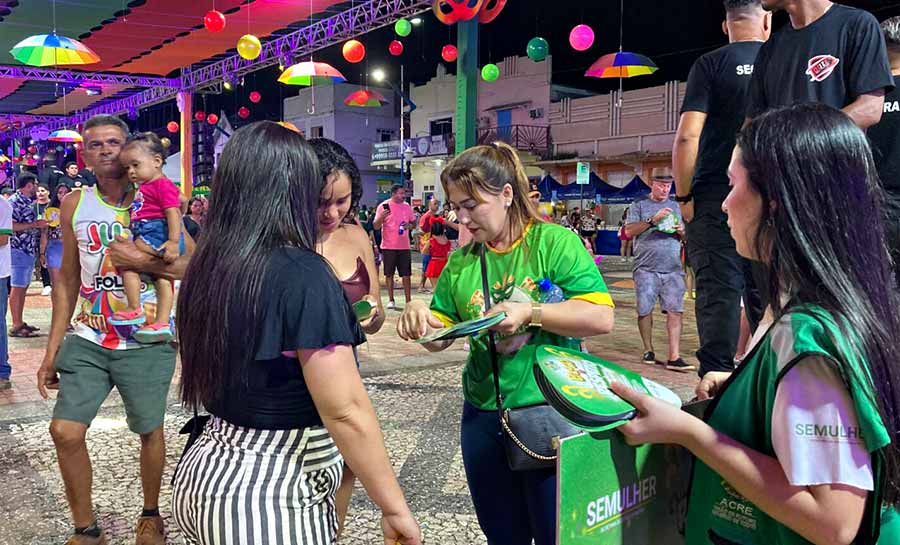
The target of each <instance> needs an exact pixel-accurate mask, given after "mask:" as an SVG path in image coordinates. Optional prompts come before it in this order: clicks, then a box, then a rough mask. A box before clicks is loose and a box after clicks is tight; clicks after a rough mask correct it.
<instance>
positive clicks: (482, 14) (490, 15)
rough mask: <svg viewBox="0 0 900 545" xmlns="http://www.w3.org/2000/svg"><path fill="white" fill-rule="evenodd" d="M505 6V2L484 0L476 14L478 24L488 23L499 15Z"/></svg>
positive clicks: (501, 0) (503, 0)
mask: <svg viewBox="0 0 900 545" xmlns="http://www.w3.org/2000/svg"><path fill="white" fill-rule="evenodd" d="M505 6H506V0H486V1H485V3H484V5H483V6H482V7H481V11H479V12H478V22H479V23H490V22H491V21H493V20H494V19H496V18H497V16H498V15H500V12H501V11H503V8H504V7H505Z"/></svg>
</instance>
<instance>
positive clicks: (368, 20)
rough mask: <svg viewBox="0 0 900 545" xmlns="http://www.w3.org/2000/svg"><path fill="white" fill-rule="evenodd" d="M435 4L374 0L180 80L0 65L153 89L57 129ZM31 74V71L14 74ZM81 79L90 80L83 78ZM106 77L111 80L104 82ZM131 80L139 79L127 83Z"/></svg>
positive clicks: (6, 72)
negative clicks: (253, 56) (252, 54)
mask: <svg viewBox="0 0 900 545" xmlns="http://www.w3.org/2000/svg"><path fill="white" fill-rule="evenodd" d="M432 2H433V0H369V1H368V2H365V3H362V4H359V5H358V6H355V7H352V8H350V9H348V10H345V11H343V12H341V13H338V14H337V15H334V16H332V17H328V18H324V19H320V20H318V21H315V22H313V23H312V24H310V25H307V26H305V27H303V28H301V29H299V30H296V31H294V32H291V33H289V34H285V35H284V36H281V37H278V38H276V39H274V40H268V41H266V42H265V43H263V47H262V51H261V52H260V55H259V57H257V58H256V59H254V60H252V61H251V60H247V59H244V58H242V57H241V56H240V55H233V56H231V57H228V58H227V59H223V60H221V61H217V62H214V63H211V64H209V65H206V66H203V67H200V68H197V69H195V70H191V69H190V68H187V67H186V68H183V69H182V75H181V77H180V78H178V79H168V78H145V77H141V76H127V75H124V74H122V75H119V74H109V73H103V74H101V73H96V74H91V73H89V72H81V71H75V70H71V71H69V70H44V69H32V68H29V67H18V66H0V77H4V76H5V77H17V78H18V77H27V78H28V79H43V80H44V81H68V82H72V81H85V82H87V81H88V77H92V78H94V79H93V80H91V81H92V82H95V83H116V84H122V85H133V86H134V87H149V88H148V89H146V90H144V91H141V92H139V93H136V94H134V95H131V96H128V97H125V98H121V99H118V100H114V101H111V102H107V103H105V104H101V105H99V106H97V107H94V108H90V109H88V110H85V111H83V112H79V113H76V114H74V115H70V116H65V117H63V116H58V117H54V118H52V119H51V120H48V121H40V123H42V124H43V125H45V126H46V127H47V129H48V130H51V131H53V130H56V129H59V128H62V127H66V126H68V127H74V126H75V125H77V124H78V123H81V122H83V121H85V120H87V119H89V118H90V117H92V116H94V115H98V114H109V115H118V114H122V113H129V114H130V115H136V113H137V112H138V110H140V109H141V108H145V107H147V106H152V105H154V104H159V103H161V102H165V101H167V100H171V99H173V98H175V96H176V95H177V94H178V92H179V91H180V90H185V91H200V92H204V91H206V92H208V91H209V88H210V87H211V86H217V87H221V85H222V83H223V81H226V80H229V81H233V80H236V79H238V78H240V77H241V76H243V75H245V74H249V73H251V72H255V71H256V70H260V69H262V68H266V67H268V66H273V65H276V64H278V63H280V62H283V63H285V64H290V63H293V62H295V61H296V60H299V59H302V58H304V57H306V56H307V55H311V54H312V53H313V52H315V51H318V50H320V49H324V48H326V47H329V46H332V45H335V44H337V43H340V42H343V41H345V40H348V39H350V38H353V37H354V36H359V35H361V34H365V33H367V32H370V31H372V30H375V29H377V28H380V27H383V26H386V25H389V24H391V23H393V22H394V21H395V20H397V19H398V18H402V17H409V16H412V15H415V14H417V13H421V12H423V11H426V10H428V9H430V8H431V5H432ZM13 69H15V70H13ZM26 72H27V73H28V74H30V75H27V76H23V75H14V74H24V73H26ZM63 74H68V75H71V79H69V78H65V79H58V78H61V77H62V75H63ZM81 77H84V78H85V79H84V80H80V79H78V78H81ZM98 78H99V79H98ZM102 78H110V79H108V80H107V81H102ZM126 81H133V82H134V83H133V84H132V83H126ZM30 131H31V129H30V128H29V127H25V128H22V129H18V130H16V131H14V132H12V133H11V135H12V136H13V137H16V138H21V137H25V136H27V135H28V134H30Z"/></svg>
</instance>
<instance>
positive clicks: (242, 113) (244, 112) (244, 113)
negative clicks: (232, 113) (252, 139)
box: [238, 106, 250, 119]
mask: <svg viewBox="0 0 900 545" xmlns="http://www.w3.org/2000/svg"><path fill="white" fill-rule="evenodd" d="M238 117H240V118H241V119H247V118H248V117H250V108H248V107H246V106H241V107H240V108H238Z"/></svg>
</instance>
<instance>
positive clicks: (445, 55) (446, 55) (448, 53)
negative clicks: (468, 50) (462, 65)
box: [441, 44, 459, 62]
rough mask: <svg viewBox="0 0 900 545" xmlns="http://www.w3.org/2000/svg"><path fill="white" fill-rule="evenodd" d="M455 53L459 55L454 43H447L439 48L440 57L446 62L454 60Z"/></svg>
mask: <svg viewBox="0 0 900 545" xmlns="http://www.w3.org/2000/svg"><path fill="white" fill-rule="evenodd" d="M457 55H459V52H458V51H457V50H456V46H455V45H449V44H448V45H445V46H444V47H443V48H441V58H442V59H444V61H446V62H454V61H456V57H457Z"/></svg>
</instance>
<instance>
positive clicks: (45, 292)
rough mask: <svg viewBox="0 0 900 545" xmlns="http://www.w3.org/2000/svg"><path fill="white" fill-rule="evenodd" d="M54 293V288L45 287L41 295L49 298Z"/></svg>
mask: <svg viewBox="0 0 900 545" xmlns="http://www.w3.org/2000/svg"><path fill="white" fill-rule="evenodd" d="M52 291H53V286H44V289H42V290H41V295H43V296H44V297H47V296H48V295H50V293H51V292H52Z"/></svg>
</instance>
